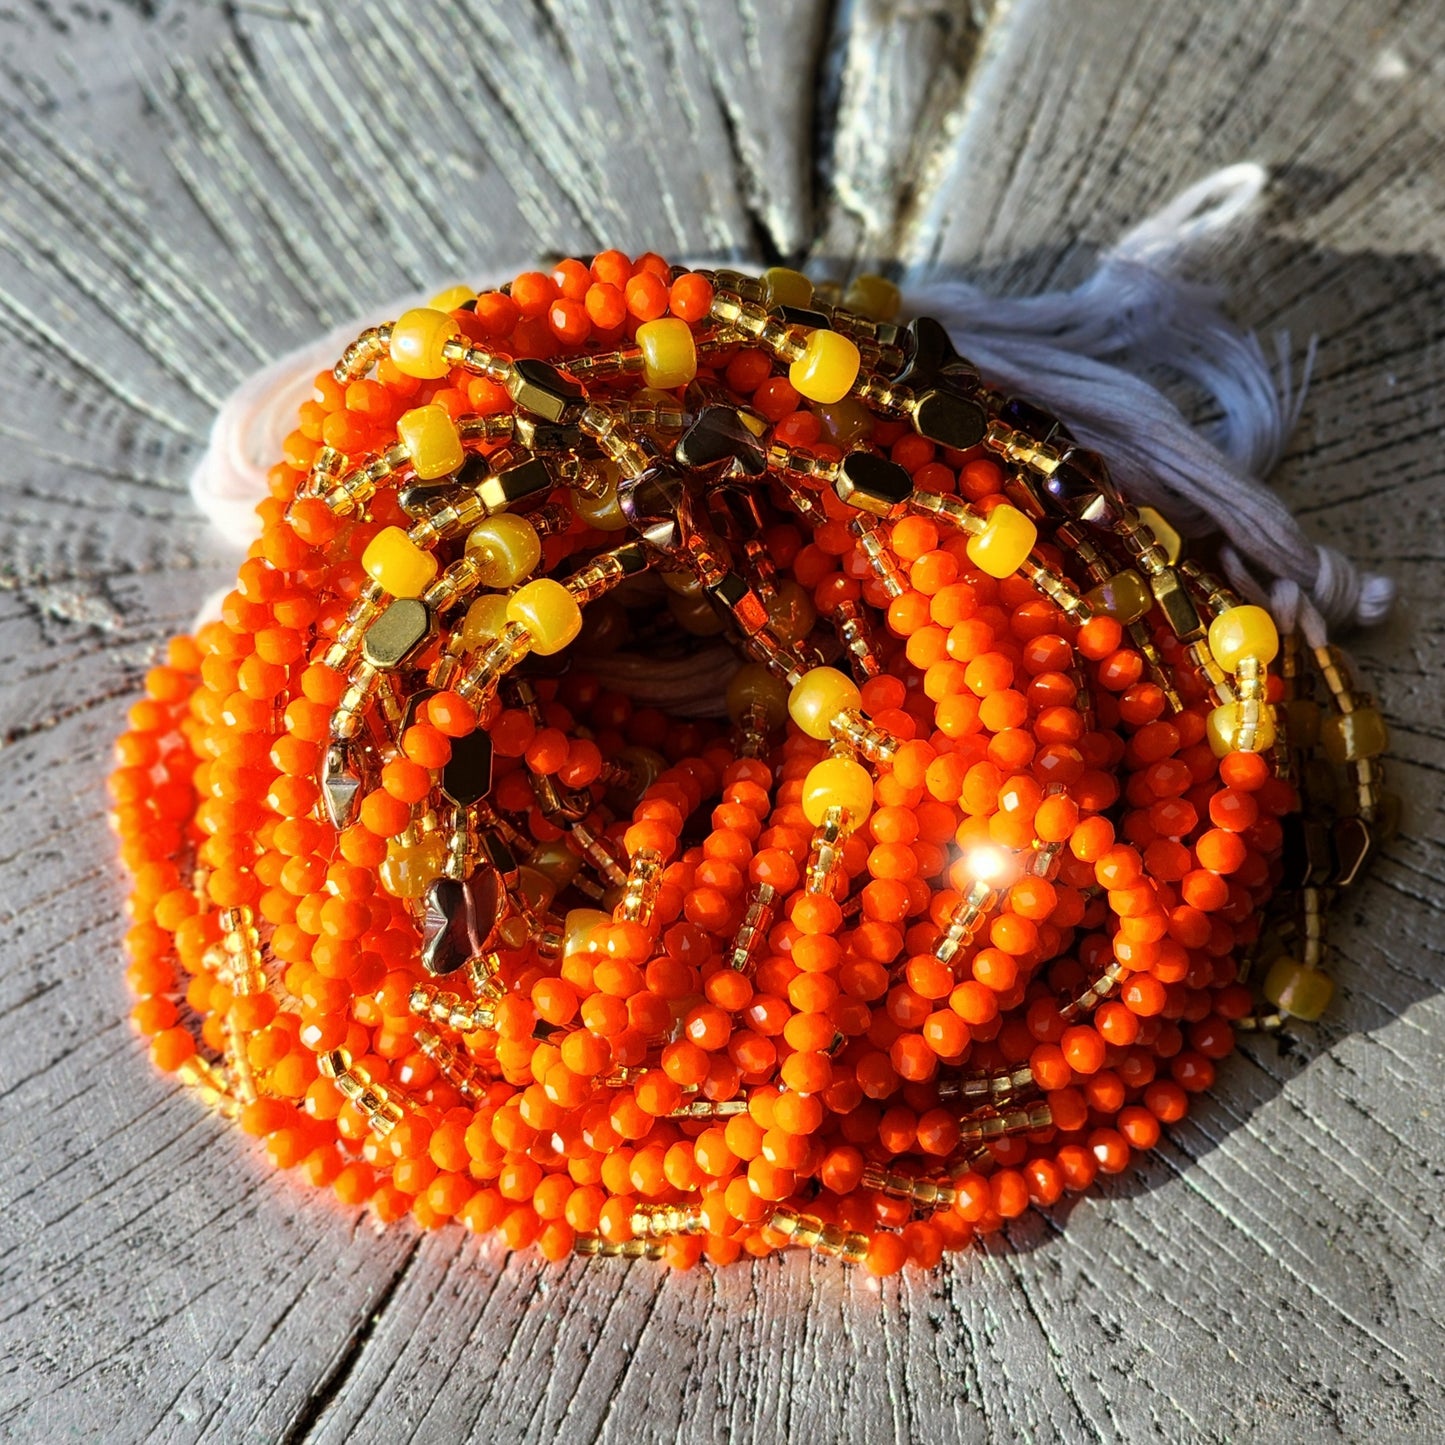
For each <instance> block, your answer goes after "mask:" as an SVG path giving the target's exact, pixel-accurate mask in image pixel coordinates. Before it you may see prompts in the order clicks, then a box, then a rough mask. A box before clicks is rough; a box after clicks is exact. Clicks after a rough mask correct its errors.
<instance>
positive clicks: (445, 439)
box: [396, 406, 466, 482]
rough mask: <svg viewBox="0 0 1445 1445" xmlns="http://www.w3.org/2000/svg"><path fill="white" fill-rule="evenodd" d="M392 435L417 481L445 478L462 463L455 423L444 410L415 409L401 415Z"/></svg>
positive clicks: (421, 407)
mask: <svg viewBox="0 0 1445 1445" xmlns="http://www.w3.org/2000/svg"><path fill="white" fill-rule="evenodd" d="M396 436H397V440H398V441H399V442H400V443H401V444H402V446H404V447H405V448H406V449H407V452H408V453H409V454H410V456H411V465H412V470H413V471H414V472H415V473H416V475H417V480H418V481H423V482H431V481H435V480H436V479H437V478H438V477H445V476H448V475H450V473H452V472H454V471H456V469H457V468H458V467H459V466H461V464H462V463H463V462H464V461H465V460H466V453H465V452H463V451H462V439H461V436H460V435H459V434H458V432H457V424H456V422H454V421H453V420H452V419H451V414H450V413H449V412H448V411H447V410H446V409H445V408H444V407H440V406H416V407H413V408H412V409H411V410H410V411H408V412H403V413H402V415H401V417H400V419H399V420H398V421H397V424H396Z"/></svg>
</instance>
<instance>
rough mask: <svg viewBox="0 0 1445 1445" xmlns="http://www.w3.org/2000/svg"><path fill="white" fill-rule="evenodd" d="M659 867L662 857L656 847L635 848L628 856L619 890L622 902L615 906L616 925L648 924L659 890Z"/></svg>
mask: <svg viewBox="0 0 1445 1445" xmlns="http://www.w3.org/2000/svg"><path fill="white" fill-rule="evenodd" d="M662 866H663V865H662V854H661V853H659V852H658V851H657V849H656V848H639V849H638V850H637V852H636V853H634V854H633V855H632V863H631V865H630V866H629V867H628V870H627V879H626V882H625V883H624V884H623V888H622V902H621V903H619V904H618V905H617V913H616V916H617V919H618V921H619V922H622V923H640V924H641V925H642V926H643V927H644V928H646V927H647V926H648V924H650V923H651V922H652V915H653V913H654V912H655V911H656V909H657V895H658V892H659V891H660V890H661V888H662Z"/></svg>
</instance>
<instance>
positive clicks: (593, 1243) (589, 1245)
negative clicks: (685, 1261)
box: [572, 1234, 663, 1259]
mask: <svg viewBox="0 0 1445 1445" xmlns="http://www.w3.org/2000/svg"><path fill="white" fill-rule="evenodd" d="M662 1251H663V1241H662V1240H660V1239H624V1240H621V1241H614V1240H610V1239H603V1238H602V1236H601V1235H598V1234H579V1235H578V1236H577V1238H576V1239H575V1240H573V1242H572V1253H573V1254H577V1255H581V1256H582V1258H584V1259H661V1258H662Z"/></svg>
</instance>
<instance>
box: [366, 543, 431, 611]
mask: <svg viewBox="0 0 1445 1445" xmlns="http://www.w3.org/2000/svg"><path fill="white" fill-rule="evenodd" d="M361 565H362V567H363V568H364V569H365V571H366V574H367V575H368V576H369V577H371V578H372V580H373V581H375V582H378V583H380V584H381V586H382V587H383V588H385V589H386V591H388V592H390V593H391V595H392V596H393V597H420V596H421V594H422V593H423V592H425V591H426V589H427V588H428V587H430V586H431V584H432V583H433V582H434V581H435V580H436V575H437V559H436V558H435V557H433V556H432V554H431V553H430V552H424V551H422V549H421V548H420V547H418V546H417V545H416V543H415V542H413V541H412V540H411V538H410V537H408V536H407V535H406V533H405V532H403V531H402V530H401V528H400V527H383V528H382V529H381V531H379V532H378V533H377V534H376V536H374V537H373V538H372V539H371V541H370V542H368V543H367V544H366V551H364V552H363V553H362V554H361Z"/></svg>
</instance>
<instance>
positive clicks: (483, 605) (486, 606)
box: [462, 592, 507, 651]
mask: <svg viewBox="0 0 1445 1445" xmlns="http://www.w3.org/2000/svg"><path fill="white" fill-rule="evenodd" d="M506 625H507V598H505V597H503V596H500V595H499V594H498V593H495V592H494V593H492V595H491V596H490V597H478V598H477V600H476V601H475V602H473V603H472V605H471V606H470V607H468V608H467V615H466V616H465V617H464V618H463V619H462V645H463V646H464V647H465V648H466V649H467V650H468V651H473V650H475V649H476V648H478V647H485V646H486V645H487V643H489V642H491V641H492V639H493V638H494V637H496V635H497V634H498V633H499V632H500V631H501V630H502V629H503V628H504V627H505V626H506Z"/></svg>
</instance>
